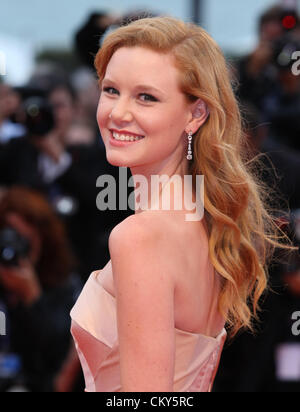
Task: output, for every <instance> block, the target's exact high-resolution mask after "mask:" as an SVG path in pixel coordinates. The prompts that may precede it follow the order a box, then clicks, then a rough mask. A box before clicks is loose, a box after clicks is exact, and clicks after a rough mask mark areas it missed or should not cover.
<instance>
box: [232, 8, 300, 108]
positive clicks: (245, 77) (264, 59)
mask: <svg viewBox="0 0 300 412" xmlns="http://www.w3.org/2000/svg"><path fill="white" fill-rule="evenodd" d="M292 23H293V24H292ZM298 28H299V19H298V15H297V13H296V11H294V10H289V9H286V8H285V7H283V6H274V7H272V8H270V9H268V10H267V11H266V12H265V13H264V14H263V15H262V16H261V17H260V19H259V24H258V30H259V42H258V45H257V47H256V48H255V50H254V51H253V52H252V53H251V54H249V55H247V56H245V57H244V58H242V59H241V60H240V61H239V63H238V67H237V71H238V76H239V82H240V88H239V91H238V95H239V97H240V98H242V99H244V100H248V101H251V103H253V104H254V105H255V106H256V107H257V108H259V109H262V107H261V104H262V99H263V98H264V96H265V95H266V94H269V93H270V92H272V91H273V88H274V87H276V83H277V81H278V80H277V75H278V71H277V58H278V56H279V55H280V54H281V52H282V50H283V49H284V45H282V43H283V42H284V43H287V42H288V40H285V37H286V36H287V35H289V34H290V33H293V32H294V33H296V32H297V29H298ZM281 46H282V49H281V50H280V47H281Z"/></svg>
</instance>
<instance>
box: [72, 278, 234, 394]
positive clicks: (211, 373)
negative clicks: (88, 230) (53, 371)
mask: <svg viewBox="0 0 300 412" xmlns="http://www.w3.org/2000/svg"><path fill="white" fill-rule="evenodd" d="M97 273H99V271H96V272H93V273H92V274H91V275H90V277H89V279H88V281H87V282H86V284H85V286H84V288H83V290H82V292H81V294H80V296H79V298H78V300H77V302H76V304H75V305H74V307H73V309H72V310H71V313H70V315H71V318H72V326H71V333H72V336H73V338H74V342H75V346H76V349H77V352H78V356H79V359H80V362H81V366H82V369H83V373H84V378H85V385H86V389H85V391H86V392H122V388H121V381H120V358H119V346H118V331H117V318H116V299H115V297H114V296H112V295H111V294H110V293H109V292H108V291H107V290H105V288H104V287H103V286H102V284H101V283H100V282H99V279H98V278H97V276H96V274H97ZM226 336H227V333H226V330H225V329H224V328H223V330H222V331H221V333H220V334H219V335H218V336H217V337H216V338H214V337H210V336H205V335H202V334H199V333H191V332H186V331H183V330H181V329H177V328H174V338H175V342H176V355H175V373H174V386H173V390H174V392H210V391H211V389H212V385H213V381H214V378H215V375H216V372H217V369H218V365H219V362H220V357H221V352H222V349H223V346H224V342H225V340H226Z"/></svg>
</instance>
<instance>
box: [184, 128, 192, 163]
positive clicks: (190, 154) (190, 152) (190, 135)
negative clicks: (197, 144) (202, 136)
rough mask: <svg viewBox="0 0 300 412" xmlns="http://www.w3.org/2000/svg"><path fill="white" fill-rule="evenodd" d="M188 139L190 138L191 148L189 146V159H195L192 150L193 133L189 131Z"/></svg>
mask: <svg viewBox="0 0 300 412" xmlns="http://www.w3.org/2000/svg"><path fill="white" fill-rule="evenodd" d="M188 139H189V148H188V154H187V157H186V158H187V160H193V156H192V155H193V152H192V140H193V133H192V132H189V135H188Z"/></svg>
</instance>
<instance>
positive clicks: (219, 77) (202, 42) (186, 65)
mask: <svg viewBox="0 0 300 412" xmlns="http://www.w3.org/2000/svg"><path fill="white" fill-rule="evenodd" d="M134 46H142V47H145V48H150V49H151V50H154V51H156V52H159V53H171V54H172V55H173V56H174V57H175V65H176V67H177V68H178V70H179V73H180V87H181V91H182V93H184V95H185V96H186V99H187V102H191V103H193V102H195V101H196V100H197V99H199V98H201V99H202V100H203V101H204V102H205V103H206V104H207V106H208V108H209V111H210V116H209V117H208V119H207V121H206V122H205V124H203V126H202V127H200V129H199V130H198V131H197V133H195V135H194V136H193V161H192V162H190V164H189V172H190V173H191V174H192V176H193V181H194V187H193V189H194V190H196V189H195V181H196V176H197V175H204V176H205V188H204V207H205V217H206V220H207V223H208V228H209V254H210V259H211V262H212V264H213V265H214V267H215V269H216V270H217V272H218V273H219V274H220V275H221V277H222V290H221V293H220V296H219V311H220V313H221V314H222V315H223V316H224V318H225V319H226V321H227V327H228V330H229V331H230V332H231V336H234V335H235V334H236V333H237V332H238V331H239V330H240V329H241V328H246V329H247V328H249V329H250V330H252V331H253V330H254V327H253V325H254V322H253V320H257V319H259V318H258V312H259V310H260V298H261V296H262V295H263V293H264V291H265V290H266V289H267V288H268V277H269V273H268V268H269V264H270V262H271V259H272V256H273V254H274V253H273V252H274V251H275V249H276V248H281V249H285V251H287V252H288V251H291V250H295V249H297V248H295V247H293V246H291V241H290V239H289V238H288V237H287V235H286V234H285V233H284V231H283V230H282V229H281V227H280V224H278V220H277V218H278V214H279V215H280V214H281V212H280V211H278V210H276V209H272V208H271V205H270V203H269V201H270V199H271V198H272V194H271V189H270V188H268V187H266V184H264V183H263V181H262V180H261V176H260V173H259V170H261V167H262V162H261V161H260V156H259V155H258V156H256V157H255V158H250V157H249V155H248V152H247V150H246V149H245V148H247V142H246V135H245V134H244V132H243V119H242V115H241V111H240V108H239V104H238V101H237V99H236V97H235V94H234V84H233V81H232V80H233V78H232V74H231V73H232V72H231V71H230V67H229V64H228V63H227V62H226V59H225V57H224V55H223V53H222V51H221V49H220V48H219V46H218V45H217V44H216V42H215V41H214V40H213V39H212V38H211V37H210V35H209V34H208V33H207V32H206V31H205V30H204V29H203V28H201V27H199V26H197V25H195V24H193V23H189V22H187V23H186V22H183V21H181V20H178V19H176V18H173V17H169V16H162V17H152V18H147V17H146V18H142V19H140V20H137V21H133V22H131V23H129V24H127V25H124V26H121V27H119V28H118V29H116V30H115V31H113V32H111V33H109V35H107V37H106V38H105V39H104V41H103V43H102V46H101V48H100V50H99V52H98V53H97V55H96V58H95V67H96V69H97V72H98V77H99V84H100V85H101V82H102V80H103V78H104V76H105V72H106V68H107V65H108V63H109V61H110V59H111V57H112V55H113V54H114V52H115V51H116V50H117V49H119V48H121V47H134ZM274 194H275V193H274ZM283 239H284V241H285V242H281V240H283Z"/></svg>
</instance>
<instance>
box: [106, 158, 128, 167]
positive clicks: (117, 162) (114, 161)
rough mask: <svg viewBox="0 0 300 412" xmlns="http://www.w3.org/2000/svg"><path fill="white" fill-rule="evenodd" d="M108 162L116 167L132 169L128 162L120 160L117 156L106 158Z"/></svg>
mask: <svg viewBox="0 0 300 412" xmlns="http://www.w3.org/2000/svg"><path fill="white" fill-rule="evenodd" d="M106 160H107V161H108V163H109V164H111V165H112V166H116V167H130V166H129V165H128V162H126V161H125V160H122V159H118V158H117V157H116V156H106Z"/></svg>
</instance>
